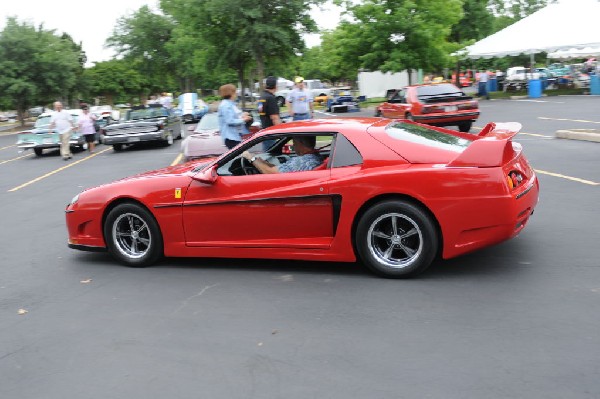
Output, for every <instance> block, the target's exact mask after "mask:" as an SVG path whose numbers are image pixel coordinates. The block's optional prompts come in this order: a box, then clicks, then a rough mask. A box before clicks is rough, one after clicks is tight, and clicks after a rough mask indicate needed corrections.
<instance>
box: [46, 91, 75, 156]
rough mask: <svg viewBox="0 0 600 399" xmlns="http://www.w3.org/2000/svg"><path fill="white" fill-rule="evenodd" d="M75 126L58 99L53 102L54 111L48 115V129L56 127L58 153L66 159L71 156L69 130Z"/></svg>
mask: <svg viewBox="0 0 600 399" xmlns="http://www.w3.org/2000/svg"><path fill="white" fill-rule="evenodd" d="M74 128H75V124H74V123H73V117H72V116H71V113H70V112H69V111H67V110H65V109H63V105H62V103H61V102H60V101H56V102H54V113H53V114H52V116H51V117H50V130H52V129H56V130H57V131H58V134H59V137H60V155H61V156H62V158H63V159H64V160H65V161H66V160H69V159H71V158H73V154H71V143H70V141H71V132H72V130H73V129H74Z"/></svg>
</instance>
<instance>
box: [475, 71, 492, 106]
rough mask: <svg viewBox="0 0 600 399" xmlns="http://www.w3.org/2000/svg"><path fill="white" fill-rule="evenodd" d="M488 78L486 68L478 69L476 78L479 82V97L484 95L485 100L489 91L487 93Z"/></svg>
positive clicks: (487, 98)
mask: <svg viewBox="0 0 600 399" xmlns="http://www.w3.org/2000/svg"><path fill="white" fill-rule="evenodd" d="M488 78H489V76H488V71H487V70H485V71H483V70H481V71H479V74H478V75H477V80H478V81H479V84H478V91H479V97H485V98H486V100H489V99H490V93H488V90H487V84H488Z"/></svg>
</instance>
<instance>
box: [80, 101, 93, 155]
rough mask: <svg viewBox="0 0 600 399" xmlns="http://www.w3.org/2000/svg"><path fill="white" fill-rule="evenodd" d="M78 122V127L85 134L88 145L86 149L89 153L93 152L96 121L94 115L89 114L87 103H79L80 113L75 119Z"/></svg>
mask: <svg viewBox="0 0 600 399" xmlns="http://www.w3.org/2000/svg"><path fill="white" fill-rule="evenodd" d="M77 122H78V123H79V129H80V131H81V133H82V134H83V135H84V136H85V142H86V143H87V145H88V151H89V152H90V154H92V153H93V152H94V147H95V144H96V129H95V128H94V123H95V122H96V115H94V114H90V109H89V107H88V105H87V104H82V105H81V115H80V116H79V119H78V121H77Z"/></svg>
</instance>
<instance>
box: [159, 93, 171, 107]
mask: <svg viewBox="0 0 600 399" xmlns="http://www.w3.org/2000/svg"><path fill="white" fill-rule="evenodd" d="M158 102H159V103H160V104H161V105H162V106H163V107H165V108H167V109H171V107H172V105H173V97H171V95H170V94H169V93H167V92H164V93H162V94H161V96H160V98H159V99H158Z"/></svg>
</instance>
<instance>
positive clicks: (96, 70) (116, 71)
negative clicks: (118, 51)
mask: <svg viewBox="0 0 600 399" xmlns="http://www.w3.org/2000/svg"><path fill="white" fill-rule="evenodd" d="M139 69H140V68H139V67H138V66H136V65H131V64H130V63H129V62H127V61H125V60H111V61H104V62H99V63H96V65H94V66H93V67H92V68H89V69H86V71H85V75H84V76H85V79H86V80H87V81H89V82H90V83H91V87H90V90H91V92H92V93H93V94H94V95H95V96H102V97H104V98H105V102H106V103H107V104H110V105H114V101H115V99H124V98H125V99H126V101H127V102H130V103H135V102H136V101H135V100H134V98H139V97H140V95H141V94H145V93H143V90H144V87H147V86H148V84H147V82H146V81H145V78H144V77H143V75H141V74H140V73H139V72H138V70H139Z"/></svg>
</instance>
